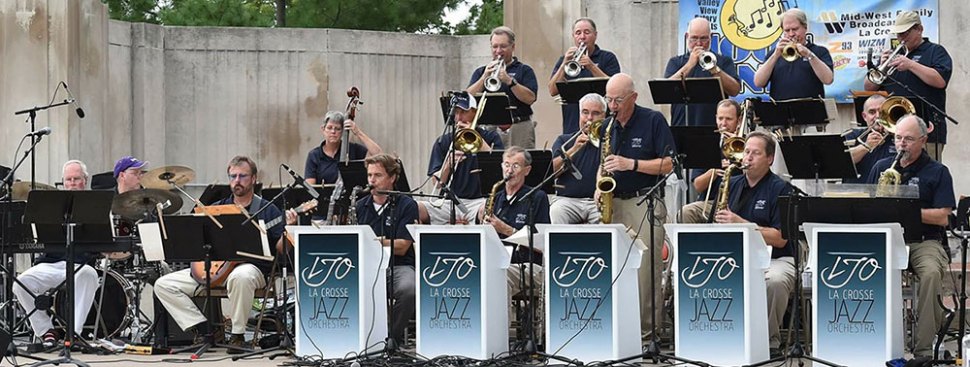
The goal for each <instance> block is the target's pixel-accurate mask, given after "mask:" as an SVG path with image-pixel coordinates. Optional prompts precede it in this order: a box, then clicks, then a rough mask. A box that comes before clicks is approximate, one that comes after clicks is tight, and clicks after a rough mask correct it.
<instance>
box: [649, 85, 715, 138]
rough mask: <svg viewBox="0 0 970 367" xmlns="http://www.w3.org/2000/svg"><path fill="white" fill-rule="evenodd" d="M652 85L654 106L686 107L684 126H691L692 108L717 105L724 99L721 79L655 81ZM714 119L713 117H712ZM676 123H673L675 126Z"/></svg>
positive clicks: (651, 91) (651, 92)
mask: <svg viewBox="0 0 970 367" xmlns="http://www.w3.org/2000/svg"><path fill="white" fill-rule="evenodd" d="M647 84H649V85H650V94H651V95H652V96H653V103H654V104H658V105H661V104H670V105H672V104H682V105H684V125H685V126H686V125H689V121H690V112H689V111H690V108H689V107H690V106H689V105H691V104H698V103H704V104H708V103H717V102H719V101H721V100H722V99H724V98H725V97H724V92H723V90H724V89H722V88H721V78H717V77H707V78H683V79H654V80H651V81H649V82H647ZM712 117H713V116H712ZM673 123H674V121H671V124H673Z"/></svg>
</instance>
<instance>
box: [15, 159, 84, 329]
mask: <svg viewBox="0 0 970 367" xmlns="http://www.w3.org/2000/svg"><path fill="white" fill-rule="evenodd" d="M88 178H90V175H89V174H88V167H87V165H85V164H84V162H81V161H79V160H70V161H67V162H66V163H64V167H63V168H62V170H61V180H62V181H63V182H64V190H71V191H76V190H85V189H87V185H88ZM96 255H97V254H94V253H89V252H77V253H75V254H74V264H75V266H76V270H75V271H74V320H75V323H74V332H75V333H76V334H78V335H80V334H81V330H82V329H83V328H84V320H87V318H88V312H90V311H91V305H92V304H93V303H94V296H95V292H96V291H97V290H98V274H97V272H95V270H94V268H93V267H91V263H92V260H94V257H95V256H96ZM66 267H67V254H64V253H62V254H52V253H47V254H43V255H41V256H39V257H38V258H37V259H36V260H35V261H34V266H32V267H30V269H27V270H25V271H24V272H23V273H22V274H20V276H18V277H17V280H18V282H15V283H14V284H13V293H14V295H16V296H17V301H18V302H20V306H21V307H23V308H24V310H25V311H26V312H28V313H31V312H33V313H31V314H30V317H29V318H28V320H29V321H30V326H31V328H32V329H33V330H34V335H35V336H37V337H38V338H40V339H41V342H42V343H43V345H44V347H46V348H50V347H53V346H54V345H55V344H57V343H58V342H59V341H60V340H62V339H63V338H64V335H63V332H62V331H61V330H59V329H54V324H53V323H52V322H51V316H50V315H48V314H47V313H46V312H44V311H43V310H36V309H35V308H36V307H35V304H34V302H35V299H34V297H35V296H36V295H38V294H41V293H44V292H46V291H47V290H49V289H53V288H56V287H57V286H58V285H60V284H61V283H62V282H64V280H65V278H66V275H67V273H66ZM21 285H23V286H21ZM24 287H26V289H25V288H24Z"/></svg>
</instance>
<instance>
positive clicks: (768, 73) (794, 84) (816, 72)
mask: <svg viewBox="0 0 970 367" xmlns="http://www.w3.org/2000/svg"><path fill="white" fill-rule="evenodd" d="M781 27H782V29H783V30H784V33H783V34H782V37H781V40H779V41H778V45H777V46H776V47H775V48H773V49H771V50H770V51H768V54H769V56H768V59H767V60H765V63H764V64H761V67H759V68H758V71H757V72H755V74H754V85H756V86H758V87H759V88H764V87H765V86H768V84H769V83H770V84H771V85H770V87H771V91H769V95H770V96H771V98H773V99H774V100H776V101H781V100H786V99H794V98H825V86H826V85H829V84H832V81H834V76H835V74H834V72H833V68H832V55H830V54H829V50H828V49H826V48H825V47H822V46H819V45H816V44H814V43H809V42H808V39H806V38H805V34H806V33H807V32H808V17H807V16H806V15H805V12H804V11H802V10H801V9H798V8H794V9H789V10H788V11H786V12H785V13H784V14H782V16H781ZM788 45H794V46H795V48H796V49H797V51H798V56H797V59H796V60H795V61H792V62H789V61H786V60H784V59H782V51H783V50H784V48H785V46H788Z"/></svg>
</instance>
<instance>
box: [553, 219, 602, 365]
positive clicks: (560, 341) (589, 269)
mask: <svg viewBox="0 0 970 367" xmlns="http://www.w3.org/2000/svg"><path fill="white" fill-rule="evenodd" d="M548 243H549V251H550V252H549V254H548V256H549V262H548V264H549V269H551V271H552V273H550V274H549V278H550V281H549V282H548V283H547V284H548V287H549V292H548V295H549V301H548V302H547V304H548V307H547V315H546V320H547V322H548V327H549V328H548V330H549V332H548V340H549V343H548V345H549V350H559V349H560V348H563V347H564V346H565V345H566V344H567V343H568V347H566V349H563V350H561V351H560V353H561V354H562V355H567V356H570V357H572V358H575V359H577V360H581V361H596V360H603V359H607V358H609V356H610V353H609V352H610V351H611V350H612V349H613V343H612V342H613V317H614V316H613V295H612V294H611V292H610V287H611V286H612V283H613V282H612V280H613V276H612V275H613V268H614V266H613V258H614V256H613V233H612V232H607V231H604V232H600V233H550V234H549V242H548Z"/></svg>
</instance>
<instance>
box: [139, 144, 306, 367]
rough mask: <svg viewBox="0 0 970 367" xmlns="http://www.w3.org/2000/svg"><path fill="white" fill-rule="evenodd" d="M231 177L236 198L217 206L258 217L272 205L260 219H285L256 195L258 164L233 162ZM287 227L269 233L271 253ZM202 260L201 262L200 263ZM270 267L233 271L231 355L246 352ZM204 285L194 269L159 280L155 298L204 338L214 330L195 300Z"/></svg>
mask: <svg viewBox="0 0 970 367" xmlns="http://www.w3.org/2000/svg"><path fill="white" fill-rule="evenodd" d="M227 173H228V175H229V187H230V188H231V189H232V196H230V197H228V198H225V199H223V200H221V201H219V202H217V203H215V204H214V205H233V204H234V205H238V206H240V207H243V208H245V210H246V212H248V213H255V212H256V211H257V210H259V209H260V208H262V207H263V206H265V205H269V207H268V208H266V210H263V211H262V212H260V213H259V215H257V216H256V219H261V220H264V221H266V222H269V221H272V220H275V219H277V218H279V217H282V216H283V215H284V214H283V212H282V211H280V209H279V208H277V207H276V206H275V205H273V204H272V203H269V202H268V201H267V200H265V199H263V198H261V197H259V196H258V195H255V194H254V193H253V188H254V186H255V184H256V178H257V177H258V176H257V174H258V173H259V172H258V170H257V168H256V163H255V162H253V161H252V160H251V159H249V158H248V157H245V156H236V157H234V158H232V160H230V161H229V166H228V168H227ZM285 215H286V223H285V224H294V223H296V212H294V211H292V210H287V211H286V214H285ZM283 227H284V223H279V224H277V225H275V226H273V227H271V228H267V229H266V232H267V233H266V234H267V237H268V239H269V241H270V243H271V244H277V245H276V246H270V249H271V251H272V252H273V253H274V255H275V253H276V249H277V248H280V246H281V245H280V243H281V242H282V241H283V238H282V237H283ZM200 260H201V259H200ZM270 265H271V264H270V263H268V262H259V261H251V262H245V263H237V265H236V266H235V267H234V268H233V269H232V270H231V272H230V273H229V276H228V278H227V280H226V290H227V291H228V293H229V318H230V319H231V322H232V330H231V335H230V338H229V345H230V346H231V347H232V348H230V349H229V351H228V352H229V353H240V352H243V351H244V350H243V349H242V348H243V346H244V345H245V344H246V341H245V339H244V337H243V333H245V332H246V322H247V321H248V319H249V313H250V310H251V309H252V304H253V299H254V294H255V291H256V289H258V288H262V287H265V286H266V278H265V276H264V274H266V273H267V272H268V271H269V270H270ZM203 283H204V281H203V282H199V281H197V280H196V279H195V278H194V277H193V275H192V269H184V270H181V271H177V272H174V273H170V274H168V275H165V276H163V277H161V278H159V279H158V280H157V281H156V282H155V296H156V297H158V299H159V300H160V301H161V303H162V305H163V306H164V307H165V310H166V311H168V313H169V314H170V315H171V316H172V318H173V319H175V322H176V323H178V325H179V327H180V328H182V330H185V331H189V330H192V331H194V332H195V333H196V334H197V336H199V337H200V336H203V335H205V334H207V333H208V332H209V331H210V330H212V329H211V328H210V325H209V321H208V320H207V319H206V317H205V315H203V314H202V312H201V311H199V309H198V307H196V306H195V303H193V302H192V298H191V297H193V296H195V295H200V294H204V289H202V288H203V287H204V284H203ZM213 332H214V333H215V335H216V340H219V339H220V336H222V334H221V333H222V331H221V330H218V331H216V330H213Z"/></svg>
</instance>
